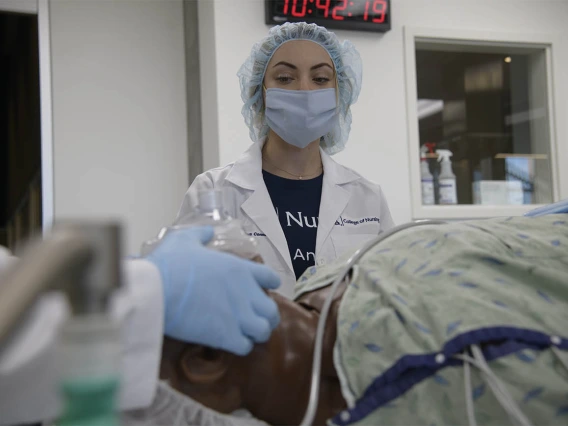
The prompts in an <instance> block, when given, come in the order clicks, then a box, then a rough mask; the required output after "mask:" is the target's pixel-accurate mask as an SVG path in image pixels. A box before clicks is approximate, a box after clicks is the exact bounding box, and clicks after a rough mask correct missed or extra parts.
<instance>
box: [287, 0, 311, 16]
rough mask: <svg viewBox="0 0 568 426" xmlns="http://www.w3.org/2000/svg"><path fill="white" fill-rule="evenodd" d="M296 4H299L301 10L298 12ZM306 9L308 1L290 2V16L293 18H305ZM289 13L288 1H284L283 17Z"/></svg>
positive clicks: (297, 0)
mask: <svg viewBox="0 0 568 426" xmlns="http://www.w3.org/2000/svg"><path fill="white" fill-rule="evenodd" d="M298 3H301V7H302V9H301V10H300V11H299V12H298ZM307 7H308V0H293V1H292V10H291V12H292V16H293V17H295V18H302V17H304V16H306V9H307ZM288 11H290V0H284V11H283V12H284V15H288Z"/></svg>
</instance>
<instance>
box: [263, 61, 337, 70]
mask: <svg viewBox="0 0 568 426" xmlns="http://www.w3.org/2000/svg"><path fill="white" fill-rule="evenodd" d="M277 66H285V67H288V68H292V69H294V70H296V69H298V67H297V66H296V65H294V64H291V63H290V62H286V61H280V62H278V63H277V64H275V65H274V66H273V67H272V68H275V67H277ZM322 67H328V68H330V69H332V70H333V67H332V66H331V65H330V64H328V63H327V62H322V63H320V64H317V65H314V66H313V67H311V68H310V69H311V70H317V69H318V68H322Z"/></svg>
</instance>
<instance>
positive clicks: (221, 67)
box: [200, 0, 568, 223]
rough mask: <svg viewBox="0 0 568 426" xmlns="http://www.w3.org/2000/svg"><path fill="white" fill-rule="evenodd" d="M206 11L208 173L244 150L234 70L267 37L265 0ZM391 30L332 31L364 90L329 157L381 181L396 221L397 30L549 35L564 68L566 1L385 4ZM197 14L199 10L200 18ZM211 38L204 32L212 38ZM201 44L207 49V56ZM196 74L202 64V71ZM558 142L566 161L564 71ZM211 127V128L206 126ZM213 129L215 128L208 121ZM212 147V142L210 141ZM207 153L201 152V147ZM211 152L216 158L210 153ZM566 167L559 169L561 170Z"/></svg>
mask: <svg viewBox="0 0 568 426" xmlns="http://www.w3.org/2000/svg"><path fill="white" fill-rule="evenodd" d="M200 1H201V3H200V7H202V8H204V9H207V17H208V18H209V19H211V20H212V21H207V22H206V21H204V20H202V19H201V18H202V17H201V15H200V28H204V30H203V32H202V33H201V35H202V36H203V35H204V32H205V31H207V32H209V34H208V36H207V40H206V42H202V45H201V56H202V60H204V61H206V62H207V63H209V64H213V65H214V68H209V70H208V72H209V73H211V74H210V75H209V78H210V79H211V80H212V79H213V76H215V77H216V78H215V82H214V83H210V84H208V85H207V86H206V87H203V91H202V96H203V97H204V98H206V97H207V98H208V99H209V102H210V103H211V104H214V105H211V104H210V105H209V108H208V109H207V110H206V111H205V110H204V114H209V116H208V118H207V119H204V122H203V125H204V129H203V132H204V135H205V134H206V133H207V132H209V134H211V135H214V134H215V132H216V131H218V140H213V139H210V140H207V139H206V140H204V143H205V144H210V145H213V146H214V148H212V147H211V146H210V147H209V150H210V154H207V153H205V154H204V167H205V168H209V167H215V166H218V165H219V164H225V163H227V162H230V161H233V160H234V159H236V158H237V157H238V156H239V155H240V153H241V152H242V151H243V150H245V149H246V147H247V146H248V145H249V144H250V139H249V136H248V129H247V128H246V127H245V125H244V121H243V119H242V117H241V114H240V110H241V106H242V102H241V99H240V89H239V85H238V79H237V77H236V75H235V74H236V72H237V70H238V68H239V67H240V65H241V64H242V62H243V61H244V60H245V58H246V57H247V56H248V54H249V52H250V48H251V46H252V45H253V43H254V42H256V41H258V40H259V39H261V38H262V37H263V36H265V35H266V33H267V31H268V27H267V26H266V25H265V24H264V0H214V1H211V0H200ZM391 3H392V9H393V10H392V22H393V25H392V30H391V31H389V32H388V33H386V34H385V35H380V34H376V33H363V32H345V31H338V32H337V34H338V35H339V37H340V38H342V39H343V38H348V39H349V40H351V41H352V42H353V43H354V44H355V46H356V47H357V48H358V50H359V51H360V53H361V56H362V58H363V64H364V74H363V75H364V77H363V92H362V94H361V96H360V98H359V101H358V103H357V104H356V105H355V106H354V107H353V127H352V131H351V137H350V140H349V142H348V144H347V148H346V150H345V151H344V152H342V153H340V154H338V155H337V156H336V157H335V158H336V160H338V161H339V162H341V163H343V164H345V165H347V166H349V167H353V168H354V169H356V170H357V171H359V172H360V173H362V174H363V175H364V176H366V177H367V178H369V179H371V180H374V181H376V182H378V183H380V184H381V185H382V186H383V189H384V191H385V193H386V196H387V198H388V201H389V204H390V207H391V210H392V213H393V216H394V219H395V221H396V222H397V223H402V222H406V221H408V220H410V219H411V212H410V207H411V204H410V180H409V163H408V161H409V160H408V140H407V133H408V132H407V122H406V105H405V81H404V59H403V54H404V51H403V47H404V45H403V26H414V27H433V28H448V29H466V28H467V29H471V30H478V31H479V30H482V31H495V32H521V33H522V32H526V31H532V32H537V33H547V34H556V35H558V36H559V37H562V36H563V38H564V41H563V42H562V44H561V45H560V46H558V49H556V51H555V52H554V55H555V56H554V58H555V60H556V61H558V62H559V63H558V64H557V65H558V67H557V69H560V70H562V71H564V70H566V69H568V55H566V52H568V42H567V41H566V40H568V32H567V27H566V20H567V19H568V1H566V0H560V1H559V0H540V1H535V0H477V1H470V0H468V1H465V0H427V1H426V0H392V1H391ZM200 13H201V12H200ZM213 28H214V34H213V35H211V34H210V33H211V32H213V30H212V29H213ZM203 43H207V44H208V47H209V48H208V50H205V49H204V45H203ZM202 69H203V65H202ZM554 87H555V102H556V111H557V121H558V126H557V129H558V134H557V138H558V140H559V141H560V142H561V143H560V145H561V147H560V148H561V152H560V156H559V159H558V161H559V163H560V164H564V165H565V164H567V163H568V147H567V145H568V73H567V72H562V73H557V74H556V75H554ZM211 114H213V115H214V117H213V116H212V115H211ZM214 121H218V129H214V128H212V127H211V126H212V123H213V122H214ZM213 124H215V123H213ZM216 142H217V143H216ZM206 149H207V148H206ZM216 149H218V154H217V155H214V154H215V152H216ZM564 168H565V167H564ZM561 180H562V182H561V184H562V186H561V196H563V197H568V174H566V172H565V173H564V174H563V175H562V179H561Z"/></svg>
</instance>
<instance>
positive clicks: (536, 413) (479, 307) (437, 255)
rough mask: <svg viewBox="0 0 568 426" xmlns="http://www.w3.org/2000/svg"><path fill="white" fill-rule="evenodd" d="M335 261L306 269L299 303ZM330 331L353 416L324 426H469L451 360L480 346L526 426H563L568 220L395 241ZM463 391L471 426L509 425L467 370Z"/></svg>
mask: <svg viewBox="0 0 568 426" xmlns="http://www.w3.org/2000/svg"><path fill="white" fill-rule="evenodd" d="M347 256H348V255H346V256H344V258H346V257H347ZM343 263H344V262H341V261H338V262H336V263H334V264H332V265H327V266H324V267H321V268H317V267H314V268H311V269H310V270H308V271H306V273H305V274H304V275H303V276H302V277H301V278H300V280H299V281H298V285H297V288H296V296H297V297H299V296H300V295H301V294H303V293H305V292H307V291H311V290H313V289H316V288H318V287H322V286H325V285H328V284H329V283H330V282H331V280H333V278H334V277H336V276H337V274H338V272H339V270H340V269H341V268H342V267H343ZM337 327H338V333H337V336H338V337H337V341H336V344H335V353H334V358H335V366H336V369H337V371H338V374H339V376H340V380H341V383H342V392H343V396H344V397H345V399H346V401H347V403H348V406H349V408H348V409H347V410H346V411H344V412H342V413H340V414H339V415H337V416H336V417H335V418H334V419H330V423H333V424H337V425H347V424H373V425H379V424H380V425H448V424H451V425H458V424H468V417H467V415H466V396H467V395H466V391H465V382H464V377H465V376H464V370H465V368H464V364H463V361H462V360H460V359H459V358H458V356H459V355H460V354H463V353H464V352H465V353H466V354H468V355H471V353H470V351H469V348H470V347H471V345H477V346H478V347H479V348H480V349H481V351H482V353H483V357H484V358H485V360H486V361H487V363H488V365H489V367H490V368H491V371H492V372H493V373H494V375H495V376H496V377H497V378H498V379H499V380H500V381H501V383H502V384H503V385H504V387H505V388H506V390H507V391H508V393H509V394H510V395H511V397H512V398H513V400H514V402H515V403H516V404H517V406H518V408H520V409H521V411H522V412H523V413H524V414H525V416H526V417H527V418H528V419H529V420H530V421H531V422H532V423H533V424H547V425H552V424H559V425H560V424H564V425H566V424H568V351H567V350H568V215H551V216H544V217H540V218H525V217H517V218H498V219H490V220H483V221H471V222H463V223H454V224H446V225H441V226H440V225H428V226H422V227H418V228H413V229H408V230H405V231H401V232H399V233H397V234H394V235H393V236H391V237H389V238H387V239H386V240H384V241H383V242H381V243H379V244H378V245H376V246H375V247H373V249H371V250H370V251H369V252H368V253H367V254H366V255H365V256H363V258H362V259H361V261H360V262H359V263H358V265H357V266H356V267H355V269H354V271H353V278H352V280H351V282H350V284H349V286H348V288H347V290H346V292H345V295H344V297H343V300H342V302H341V306H340V310H339V315H338V325H337ZM468 393H469V395H470V397H471V398H472V400H473V406H474V414H475V419H476V421H477V423H478V424H480V425H490V424H491V425H504V424H511V422H510V419H509V417H508V415H507V412H506V411H505V410H504V409H503V407H502V405H501V404H500V403H499V402H498V400H497V398H496V396H495V394H494V393H493V390H492V388H491V387H490V386H489V383H488V379H487V378H486V377H485V376H484V375H483V374H482V372H481V371H480V370H479V369H478V368H476V367H473V366H472V367H471V386H470V388H469V390H468Z"/></svg>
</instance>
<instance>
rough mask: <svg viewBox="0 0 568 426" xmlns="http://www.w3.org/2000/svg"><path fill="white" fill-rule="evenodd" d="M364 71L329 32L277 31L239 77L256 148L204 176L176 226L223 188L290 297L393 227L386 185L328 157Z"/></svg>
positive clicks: (341, 142)
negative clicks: (306, 279)
mask: <svg viewBox="0 0 568 426" xmlns="http://www.w3.org/2000/svg"><path fill="white" fill-rule="evenodd" d="M361 73H362V65H361V59H360V56H359V54H358V53H357V51H356V50H355V48H354V47H353V46H352V45H351V43H349V42H348V41H345V42H343V43H340V42H339V41H338V39H337V37H336V36H335V34H333V33H331V32H329V31H327V30H326V29H325V28H322V27H319V26H317V25H315V24H306V23H304V22H300V23H286V24H284V25H281V26H277V27H274V28H272V29H271V30H270V32H269V35H268V36H267V37H266V38H265V39H264V40H262V41H261V42H259V43H257V44H256V45H255V46H254V47H253V48H252V53H251V55H250V57H249V59H248V60H247V61H246V62H245V64H244V65H243V66H242V67H241V69H240V71H239V73H238V75H239V78H240V82H241V95H242V99H243V101H244V103H245V105H244V107H243V110H242V113H243V115H244V117H245V121H246V123H247V125H248V126H249V128H250V136H251V138H252V140H253V142H255V143H254V144H253V145H252V146H251V147H250V148H249V149H248V150H247V151H246V152H245V153H244V154H243V155H242V156H241V157H240V158H239V159H238V160H237V161H235V162H234V163H231V164H229V165H227V166H225V167H221V168H217V169H213V170H209V171H207V172H205V173H203V174H201V175H199V176H198V177H197V178H196V179H195V181H194V182H193V183H192V185H191V186H190V188H189V190H188V191H187V193H186V196H185V199H184V201H183V204H182V206H181V209H180V211H179V213H178V220H180V219H181V218H183V216H185V215H186V214H187V213H189V212H190V211H191V210H192V209H193V208H194V207H195V205H196V203H197V193H198V192H199V190H200V189H210V188H222V189H223V190H224V191H225V196H226V203H227V204H226V207H227V210H228V212H229V213H230V214H231V215H232V216H233V217H236V218H238V219H240V220H241V221H242V222H243V226H244V228H245V231H246V232H247V233H249V234H250V235H252V236H254V237H256V238H257V241H258V243H259V247H260V253H261V255H262V257H263V259H264V262H265V263H267V264H268V265H269V266H271V267H272V268H274V269H275V270H276V271H277V272H278V274H279V275H280V277H281V279H282V286H281V287H280V292H281V293H282V294H284V295H285V296H288V297H292V296H293V290H294V285H295V282H296V280H297V279H298V278H299V276H300V275H301V274H302V273H303V272H304V271H305V270H306V269H307V268H309V267H310V266H312V265H314V264H317V265H323V264H325V263H326V262H330V261H332V260H333V259H335V258H336V257H338V256H340V255H341V254H342V253H344V252H345V251H346V250H348V249H350V248H352V247H355V246H360V245H361V244H362V243H363V242H365V241H367V240H369V239H371V238H373V237H374V236H376V235H377V234H379V233H380V232H382V231H384V230H386V229H388V228H391V227H392V226H394V223H393V221H392V218H391V215H390V211H389V208H388V205H387V202H386V200H385V197H384V195H383V192H382V190H381V188H380V186H379V185H377V184H374V183H372V182H370V181H368V180H367V179H365V178H363V177H362V176H361V175H359V174H358V173H356V172H355V171H353V170H351V169H349V168H347V167H344V166H342V165H340V164H338V163H336V162H335V161H334V160H333V159H332V158H331V157H330V156H331V155H333V154H335V153H337V152H339V151H341V150H342V149H343V148H344V146H345V143H346V141H347V138H348V135H349V131H350V127H351V111H350V106H351V105H352V104H353V103H354V102H355V101H356V100H357V97H358V95H359V92H360V88H361ZM361 155H365V154H364V153H361Z"/></svg>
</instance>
